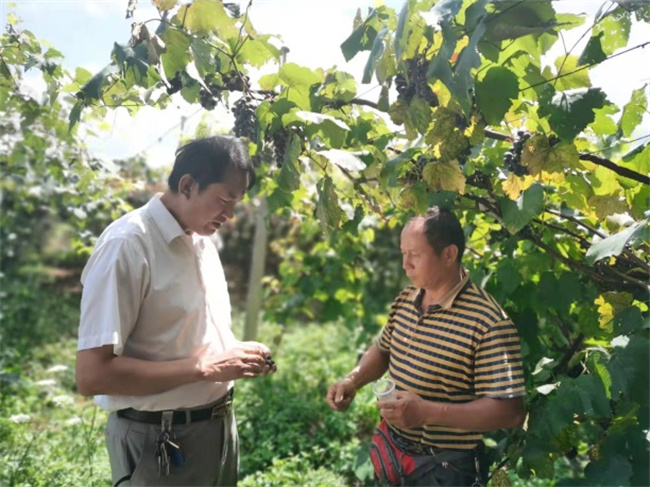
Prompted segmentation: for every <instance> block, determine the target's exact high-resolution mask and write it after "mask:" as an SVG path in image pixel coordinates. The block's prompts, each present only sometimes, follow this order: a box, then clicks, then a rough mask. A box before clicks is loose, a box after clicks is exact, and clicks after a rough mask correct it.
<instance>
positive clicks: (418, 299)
mask: <svg viewBox="0 0 650 487" xmlns="http://www.w3.org/2000/svg"><path fill="white" fill-rule="evenodd" d="M460 275H461V279H460V282H459V283H458V284H456V285H455V286H454V287H453V288H452V289H451V290H450V291H449V292H448V293H447V294H446V295H445V297H444V298H442V299H441V300H440V302H438V303H434V304H433V305H432V306H436V307H440V308H441V309H449V308H451V306H452V305H453V304H454V301H455V300H456V298H457V297H458V295H459V294H460V292H461V291H462V290H463V289H464V288H465V286H466V285H467V283H468V282H469V272H468V271H467V269H465V268H462V269H461V271H460ZM423 297H424V289H422V288H415V289H414V290H413V293H412V294H411V301H412V302H413V304H414V305H415V306H416V307H417V308H419V307H420V304H421V303H422V298H423Z"/></svg>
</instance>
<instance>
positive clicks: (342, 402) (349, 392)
mask: <svg viewBox="0 0 650 487" xmlns="http://www.w3.org/2000/svg"><path fill="white" fill-rule="evenodd" d="M356 394H357V388H356V387H355V385H354V383H353V382H352V379H349V378H345V379H343V380H340V381H338V382H336V383H335V384H333V385H332V386H331V387H330V388H329V391H327V404H329V406H330V407H331V408H332V409H333V410H334V411H346V410H347V409H348V408H349V407H350V403H351V402H352V399H354V396H356Z"/></svg>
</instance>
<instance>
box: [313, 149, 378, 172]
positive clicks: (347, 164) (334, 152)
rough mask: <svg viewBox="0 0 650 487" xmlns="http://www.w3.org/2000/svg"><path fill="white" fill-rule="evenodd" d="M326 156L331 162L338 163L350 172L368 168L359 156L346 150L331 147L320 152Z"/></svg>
mask: <svg viewBox="0 0 650 487" xmlns="http://www.w3.org/2000/svg"><path fill="white" fill-rule="evenodd" d="M318 154H320V155H322V156H324V157H326V158H327V159H328V160H329V161H330V162H332V163H334V164H336V165H337V166H339V167H340V168H341V169H345V170H346V171H350V172H359V171H363V170H364V169H365V168H366V165H365V164H364V162H363V161H362V160H361V159H359V157H358V156H356V155H354V154H352V153H350V152H348V151H344V150H338V149H329V150H324V151H320V152H318Z"/></svg>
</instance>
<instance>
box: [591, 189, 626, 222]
mask: <svg viewBox="0 0 650 487" xmlns="http://www.w3.org/2000/svg"><path fill="white" fill-rule="evenodd" d="M587 203H589V205H591V207H592V208H593V211H594V212H595V213H596V216H597V217H598V218H599V219H601V220H604V219H605V218H607V217H608V216H610V215H614V214H616V213H623V212H625V211H626V210H627V205H626V204H625V198H623V197H620V196H617V195H608V194H606V195H598V194H596V195H594V196H592V197H590V198H589V199H588V200H587Z"/></svg>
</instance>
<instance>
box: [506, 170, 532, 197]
mask: <svg viewBox="0 0 650 487" xmlns="http://www.w3.org/2000/svg"><path fill="white" fill-rule="evenodd" d="M534 182H535V179H533V177H532V176H525V177H523V178H522V177H519V176H517V175H516V174H515V173H512V172H511V173H510V174H509V175H508V179H506V180H505V181H503V183H501V187H502V188H503V192H504V193H505V194H506V195H508V198H510V199H511V200H516V199H517V198H519V195H520V194H521V192H522V191H525V190H527V189H528V188H530V187H531V185H532V184H533V183H534Z"/></svg>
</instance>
